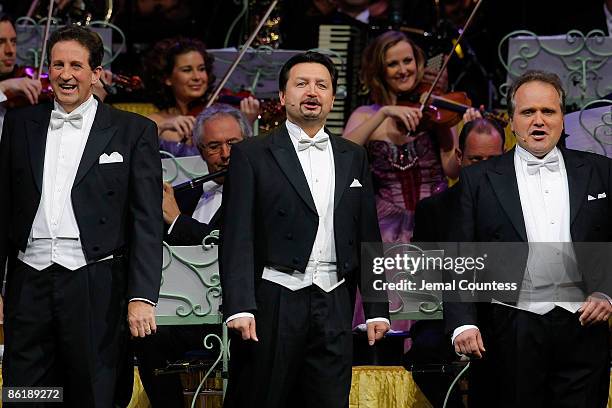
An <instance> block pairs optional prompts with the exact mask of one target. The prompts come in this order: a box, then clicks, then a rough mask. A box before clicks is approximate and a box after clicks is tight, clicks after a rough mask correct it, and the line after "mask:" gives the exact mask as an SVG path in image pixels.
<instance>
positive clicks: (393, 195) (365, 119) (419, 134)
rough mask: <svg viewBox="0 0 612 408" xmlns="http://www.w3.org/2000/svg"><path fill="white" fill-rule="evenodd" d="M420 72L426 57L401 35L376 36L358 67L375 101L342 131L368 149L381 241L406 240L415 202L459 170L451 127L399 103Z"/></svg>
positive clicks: (413, 89) (418, 81) (415, 86)
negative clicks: (435, 121) (438, 123)
mask: <svg viewBox="0 0 612 408" xmlns="http://www.w3.org/2000/svg"><path fill="white" fill-rule="evenodd" d="M424 74H425V56H424V54H423V52H422V51H421V49H420V48H419V47H418V46H417V45H416V44H414V42H413V41H412V40H410V39H409V38H407V37H406V36H405V35H404V34H402V33H400V32H396V31H388V32H386V33H384V34H382V35H380V36H379V37H377V38H375V39H374V40H373V42H372V43H370V44H369V45H368V47H367V48H366V50H365V52H364V55H363V62H362V71H361V77H362V81H363V82H364V84H365V85H366V86H367V88H368V89H369V91H370V97H371V100H372V102H374V103H373V104H372V105H365V106H361V107H359V108H357V109H356V110H355V111H354V112H353V114H352V115H351V116H350V118H349V120H348V122H347V124H346V127H345V131H344V137H346V138H347V139H350V140H352V141H353V142H355V143H358V144H360V145H364V146H365V147H366V148H367V150H368V156H369V159H370V165H371V170H372V178H373V182H374V188H375V193H376V205H377V211H378V220H379V225H380V230H381V234H382V239H383V242H409V241H410V239H411V237H412V230H413V227H414V210H415V207H416V203H417V202H418V201H419V200H420V199H422V198H425V197H428V196H430V195H432V194H435V193H437V192H439V191H442V190H444V189H445V188H446V186H447V181H446V177H450V178H455V177H457V175H458V173H459V168H458V165H457V162H456V160H455V159H454V133H453V132H452V130H451V129H450V128H449V127H445V126H440V125H437V124H436V123H434V122H432V121H427V122H426V121H424V120H423V114H422V112H421V110H420V109H419V108H418V106H414V107H411V106H400V104H399V103H400V99H401V98H406V97H410V96H415V94H416V93H417V89H418V88H419V85H421V81H422V79H423V76H424ZM409 99H410V98H409ZM414 99H416V101H417V102H418V96H417V97H416V98H414Z"/></svg>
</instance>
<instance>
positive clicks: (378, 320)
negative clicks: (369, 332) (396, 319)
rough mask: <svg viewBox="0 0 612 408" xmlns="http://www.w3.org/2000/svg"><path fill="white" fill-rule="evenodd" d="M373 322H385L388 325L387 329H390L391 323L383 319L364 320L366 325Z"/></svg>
mask: <svg viewBox="0 0 612 408" xmlns="http://www.w3.org/2000/svg"><path fill="white" fill-rule="evenodd" d="M374 322H385V323H387V324H388V325H389V327H391V322H390V321H389V319H385V318H384V317H373V318H372V319H368V320H366V324H368V323H374Z"/></svg>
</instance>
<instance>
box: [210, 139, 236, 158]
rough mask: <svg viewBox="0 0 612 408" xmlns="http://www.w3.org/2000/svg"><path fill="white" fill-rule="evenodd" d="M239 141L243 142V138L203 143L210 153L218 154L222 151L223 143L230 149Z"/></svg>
mask: <svg viewBox="0 0 612 408" xmlns="http://www.w3.org/2000/svg"><path fill="white" fill-rule="evenodd" d="M239 142H242V139H230V140H226V141H225V142H210V143H208V144H205V145H202V147H203V148H204V149H206V151H207V152H208V153H210V154H217V153H219V152H221V148H222V147H223V145H226V146H227V148H228V149H231V148H232V146H233V145H235V144H236V143H239Z"/></svg>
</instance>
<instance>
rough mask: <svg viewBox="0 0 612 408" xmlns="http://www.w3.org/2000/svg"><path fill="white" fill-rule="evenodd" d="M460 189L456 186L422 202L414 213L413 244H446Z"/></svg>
mask: <svg viewBox="0 0 612 408" xmlns="http://www.w3.org/2000/svg"><path fill="white" fill-rule="evenodd" d="M458 191H459V189H458V188H457V186H456V185H454V186H452V187H450V188H449V189H447V190H445V191H443V192H441V193H439V194H435V195H432V196H431V197H427V198H424V199H422V200H420V201H419V202H418V203H417V205H416V209H415V211H414V231H413V233H412V242H426V243H435V242H446V241H447V239H448V235H449V229H450V226H451V220H452V213H453V210H452V209H453V205H454V204H455V202H456V201H457V199H458V197H457V193H458Z"/></svg>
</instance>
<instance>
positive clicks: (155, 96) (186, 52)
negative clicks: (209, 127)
mask: <svg viewBox="0 0 612 408" xmlns="http://www.w3.org/2000/svg"><path fill="white" fill-rule="evenodd" d="M146 61H147V63H146V65H145V67H144V68H145V71H144V78H145V84H146V86H147V88H148V89H149V92H150V95H151V98H152V101H153V104H155V106H156V107H157V108H158V109H159V112H156V113H153V114H151V115H149V116H148V117H149V119H151V120H153V121H154V122H155V123H157V127H158V135H159V138H160V145H161V148H162V150H165V151H168V152H170V153H172V154H174V155H175V156H196V155H198V154H199V152H198V149H197V148H196V146H193V145H192V143H191V134H192V131H193V126H194V124H195V116H197V113H199V112H198V111H199V110H201V109H202V108H203V107H204V103H205V102H206V99H207V97H208V96H209V94H210V92H209V91H210V90H211V89H212V84H213V83H214V81H215V76H214V74H213V61H214V57H213V56H212V55H211V54H209V53H208V52H206V47H205V46H204V44H203V43H202V42H201V41H199V40H197V39H193V38H185V37H174V38H168V39H165V40H162V41H159V42H158V43H156V44H155V45H154V46H153V49H152V50H151V52H150V53H149V54H148V57H147V59H146ZM240 110H241V111H242V112H243V113H244V114H245V115H246V116H247V118H248V120H249V121H250V122H251V123H253V122H254V121H255V120H256V119H257V116H258V114H259V101H258V100H257V99H256V98H254V97H252V96H250V97H247V98H244V99H242V101H241V102H240Z"/></svg>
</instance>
